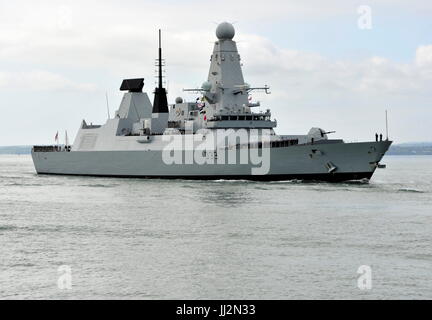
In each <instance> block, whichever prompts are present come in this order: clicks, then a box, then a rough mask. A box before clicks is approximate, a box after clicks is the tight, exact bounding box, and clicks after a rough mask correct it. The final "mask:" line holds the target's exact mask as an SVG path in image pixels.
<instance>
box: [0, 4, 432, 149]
mask: <svg viewBox="0 0 432 320" xmlns="http://www.w3.org/2000/svg"><path fill="white" fill-rule="evenodd" d="M380 7H385V8H386V10H387V11H386V12H388V11H389V10H396V9H397V8H403V9H404V10H413V9H412V8H411V7H416V8H421V11H422V14H427V13H430V12H431V8H432V4H431V3H430V1H415V3H414V4H412V5H410V6H409V8H407V6H406V4H405V2H404V1H402V0H396V1H393V2H391V3H390V2H389V1H387V0H386V1H380V2H374V3H373V6H372V9H373V12H379V8H380ZM225 8H226V9H225ZM245 8H247V9H245ZM356 8H357V4H356V2H355V1H345V0H331V1H328V2H326V5H325V6H322V2H321V1H317V0H312V1H308V2H305V1H295V2H294V1H282V0H268V1H266V4H265V5H264V6H263V5H262V3H259V2H251V1H246V0H238V1H235V2H233V1H228V0H220V1H217V2H206V1H183V2H181V3H177V2H174V1H159V2H149V1H138V0H132V1H127V2H124V1H114V0H107V1H91V2H88V1H82V0H77V1H61V2H60V1H54V0H45V1H37V2H30V1H20V0H17V1H14V2H5V1H3V2H1V3H0V28H1V30H2V32H1V33H0V68H1V69H0V70H2V71H0V88H1V89H2V93H6V94H7V92H9V91H10V92H13V94H9V95H8V97H9V99H10V100H11V101H12V100H13V101H14V102H13V103H14V106H15V108H12V107H9V108H8V110H7V112H9V113H10V114H9V117H10V118H17V115H16V112H18V111H15V110H19V108H18V107H19V106H20V105H25V104H28V100H31V99H33V98H34V95H32V94H29V95H28V98H27V99H28V100H25V97H21V96H20V97H19V99H18V97H15V95H16V88H17V87H20V88H22V87H23V86H25V87H26V88H28V89H29V90H31V91H38V92H44V93H45V94H46V93H47V92H55V93H56V94H57V95H56V96H55V97H54V96H53V97H52V96H43V97H42V96H39V99H40V103H39V110H38V112H39V114H42V112H43V111H46V114H44V116H52V117H54V116H57V114H52V112H50V110H53V109H54V108H55V102H53V104H52V105H51V104H50V101H51V99H52V100H53V101H54V100H56V99H57V101H58V100H61V101H64V104H62V106H61V108H68V110H67V111H64V110H60V109H59V108H57V109H55V110H56V111H58V112H61V113H63V114H65V113H66V112H67V113H68V114H70V117H68V118H67V120H64V121H68V122H70V123H71V124H70V125H71V126H72V127H74V126H76V124H77V123H79V121H80V120H81V118H82V117H93V121H94V122H97V120H100V121H103V120H104V118H103V116H104V114H103V115H102V112H99V111H96V110H103V111H104V110H105V108H104V103H105V100H104V99H105V90H107V89H106V88H109V91H108V92H109V95H110V96H111V95H112V96H114V95H118V96H116V97H113V98H112V99H113V100H120V98H119V97H120V93H119V92H118V91H117V88H118V86H119V84H120V82H121V80H122V79H123V78H126V77H138V76H139V77H141V76H144V77H145V78H146V87H145V88H146V90H147V91H148V92H149V93H150V92H151V89H152V86H153V85H152V83H153V75H154V59H155V58H156V55H157V28H159V27H162V30H163V39H162V40H163V50H164V57H165V58H166V62H167V79H168V80H169V94H170V96H169V98H170V100H171V101H173V99H174V98H175V97H176V96H185V98H190V99H191V100H194V98H195V97H191V96H187V95H186V94H185V93H184V92H182V88H191V87H195V86H200V84H201V83H202V82H203V81H204V80H205V79H206V77H207V72H208V66H209V57H210V54H211V50H212V46H213V44H212V41H214V40H215V35H214V29H215V27H216V26H215V24H213V23H212V21H215V22H221V21H224V20H228V21H239V23H237V24H235V27H236V29H237V34H236V37H235V40H236V41H238V47H239V51H240V54H241V57H242V62H243V63H244V68H243V71H244V76H245V81H247V82H248V83H250V84H251V85H253V86H261V85H263V84H268V85H270V86H271V87H272V94H271V95H269V96H264V94H261V93H254V94H253V97H254V99H257V100H261V102H262V105H263V108H267V107H269V108H271V109H272V112H273V114H274V116H275V117H276V118H278V119H279V122H278V123H279V126H280V127H279V131H280V132H286V133H305V132H307V131H308V130H309V128H310V127H311V126H315V125H320V126H321V125H322V126H323V127H324V128H326V127H330V128H335V127H337V128H340V129H338V130H339V131H338V132H341V134H345V135H346V136H360V137H364V136H365V134H364V131H362V130H365V129H362V128H364V127H365V126H364V123H367V124H368V125H367V126H366V128H368V130H369V127H372V128H373V129H372V130H374V131H375V130H376V129H375V127H378V126H379V121H380V120H377V117H376V112H377V110H381V109H383V108H387V107H388V106H391V107H392V108H394V109H395V112H398V114H399V115H401V118H402V116H403V117H405V119H406V118H409V117H413V116H414V115H415V114H416V112H411V113H408V112H410V111H411V110H412V108H413V106H415V108H417V109H416V110H419V109H421V108H429V107H430V101H431V98H432V94H431V93H430V88H431V85H432V80H431V79H432V67H431V65H432V62H431V61H432V49H431V48H432V45H428V44H427V43H426V44H424V45H421V46H419V47H418V48H417V50H416V51H415V52H413V56H414V58H413V59H412V61H408V62H405V63H401V62H397V61H392V60H391V59H389V58H388V57H383V56H379V55H373V56H370V57H369V58H362V59H335V58H329V57H326V56H325V55H323V54H322V53H321V52H306V51H304V50H296V48H289V47H284V46H283V45H282V44H279V45H278V44H276V43H275V39H273V40H271V39H270V37H264V36H262V35H258V34H255V33H256V30H259V28H260V27H261V26H264V25H266V24H267V26H269V25H271V26H273V25H274V26H275V27H277V28H283V27H284V26H285V27H287V28H288V27H291V26H293V25H295V21H297V20H302V21H303V22H304V21H308V22H310V23H311V24H314V25H316V26H319V25H320V23H321V22H322V21H324V20H326V19H327V20H332V19H336V18H337V17H339V16H343V17H344V18H346V17H349V18H350V19H351V18H352V19H353V25H355V21H356V18H357V16H356V14H357V13H356ZM395 8H396V9H395ZM250 25H253V26H254V28H248V26H250ZM248 30H255V33H251V31H248ZM266 30H269V29H268V28H267V29H266ZM275 32H279V34H280V33H281V30H275ZM299 32H302V30H299ZM319 36H320V33H319V32H317V34H316V37H319ZM311 41H314V38H313V37H312V38H311ZM282 43H283V41H282ZM329 45H330V44H329ZM102 88H103V90H102ZM111 89H112V90H111ZM65 91H68V92H74V91H83V92H87V93H91V92H94V91H97V94H94V95H93V94H89V95H85V96H84V95H82V96H80V95H74V98H73V99H71V97H70V95H64V96H60V93H59V92H61V93H64V92H65ZM32 102H33V101H32ZM116 102H117V101H116ZM3 104H4V105H6V103H5V102H4V101H3ZM95 104H97V105H98V106H97V107H95V106H94V105H95ZM110 104H111V105H112V106H113V108H114V106H115V107H117V106H116V105H115V103H114V102H111V103H110ZM99 105H102V107H100V106H99ZM70 110H73V112H70V113H69V111H70ZM348 111H349V114H348ZM31 112H33V111H32V110H30V111H29V115H30V116H31ZM98 112H99V113H98ZM97 114H100V115H101V116H100V118H97ZM341 115H345V118H344V117H343V116H341ZM349 118H351V119H354V120H352V122H351V123H350V122H349V121H348V120H347V119H349ZM29 125H30V126H35V127H33V128H32V130H33V131H36V130H38V129H39V128H38V127H36V124H33V123H29ZM57 125H58V124H57ZM68 125H69V124H68ZM394 125H395V126H397V130H398V131H399V132H401V133H402V134H403V135H405V136H406V137H408V136H414V130H411V129H409V128H408V127H407V126H405V127H404V123H403V121H402V120H401V121H400V123H399V124H394ZM65 126H66V125H65ZM356 126H358V127H356ZM425 127H427V126H425ZM48 129H49V131H50V132H52V131H53V130H54V129H56V130H57V128H47V130H48ZM395 129H396V128H395ZM395 131H396V130H395ZM50 134H51V133H50ZM0 136H1V135H0ZM3 143H4V142H3Z"/></svg>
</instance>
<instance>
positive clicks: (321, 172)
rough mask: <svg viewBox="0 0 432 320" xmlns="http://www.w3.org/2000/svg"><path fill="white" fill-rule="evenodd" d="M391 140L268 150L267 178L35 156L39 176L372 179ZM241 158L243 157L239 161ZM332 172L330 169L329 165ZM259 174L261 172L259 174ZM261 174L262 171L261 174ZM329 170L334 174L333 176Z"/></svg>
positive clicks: (226, 169) (81, 154) (126, 158)
mask: <svg viewBox="0 0 432 320" xmlns="http://www.w3.org/2000/svg"><path fill="white" fill-rule="evenodd" d="M390 144H391V141H381V142H361V143H328V144H308V145H297V146H289V147H283V148H270V149H269V150H270V151H269V152H270V156H269V163H268V168H267V169H265V168H264V167H265V166H266V165H263V164H261V166H263V168H264V169H265V170H264V172H265V173H264V174H260V173H255V174H254V173H253V170H252V168H255V169H256V168H258V167H259V165H253V164H251V163H249V164H202V165H199V164H196V163H192V164H166V163H164V161H162V151H160V150H153V151H152V150H147V151H142V150H141V151H75V152H74V151H72V152H32V157H33V162H34V164H35V168H36V171H37V173H38V174H55V175H79V176H100V177H124V178H126V177H127V178H162V179H194V180H197V179H199V180H217V179H244V180H255V181H281V180H293V179H298V180H317V181H329V182H340V181H347V180H360V179H370V178H371V177H372V175H373V173H374V171H375V169H376V168H377V164H378V163H379V161H380V160H381V159H382V157H383V156H384V154H385V152H386V151H387V149H388V148H389V146H390ZM237 159H239V158H237ZM329 163H330V164H331V165H334V167H335V169H334V170H329V165H328V164H329ZM258 171H259V170H258ZM261 171H263V170H261ZM329 171H331V172H329Z"/></svg>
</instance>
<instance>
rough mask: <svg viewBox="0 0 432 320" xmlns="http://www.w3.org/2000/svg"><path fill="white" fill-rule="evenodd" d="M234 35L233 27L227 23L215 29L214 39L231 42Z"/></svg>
mask: <svg viewBox="0 0 432 320" xmlns="http://www.w3.org/2000/svg"><path fill="white" fill-rule="evenodd" d="M234 35H235V30H234V26H233V25H232V24H231V23H228V22H222V23H221V24H219V25H218V26H217V28H216V37H217V38H218V39H219V40H232V38H234Z"/></svg>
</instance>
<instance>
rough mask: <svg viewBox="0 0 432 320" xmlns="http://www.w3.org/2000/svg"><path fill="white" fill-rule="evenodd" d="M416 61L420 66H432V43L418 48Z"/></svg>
mask: <svg viewBox="0 0 432 320" xmlns="http://www.w3.org/2000/svg"><path fill="white" fill-rule="evenodd" d="M416 63H417V65H418V66H419V67H432V45H426V46H420V47H418V48H417V50H416Z"/></svg>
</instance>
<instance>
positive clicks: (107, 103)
mask: <svg viewBox="0 0 432 320" xmlns="http://www.w3.org/2000/svg"><path fill="white" fill-rule="evenodd" d="M105 99H106V105H107V112H108V119H111V117H110V111H109V102H108V92H105Z"/></svg>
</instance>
